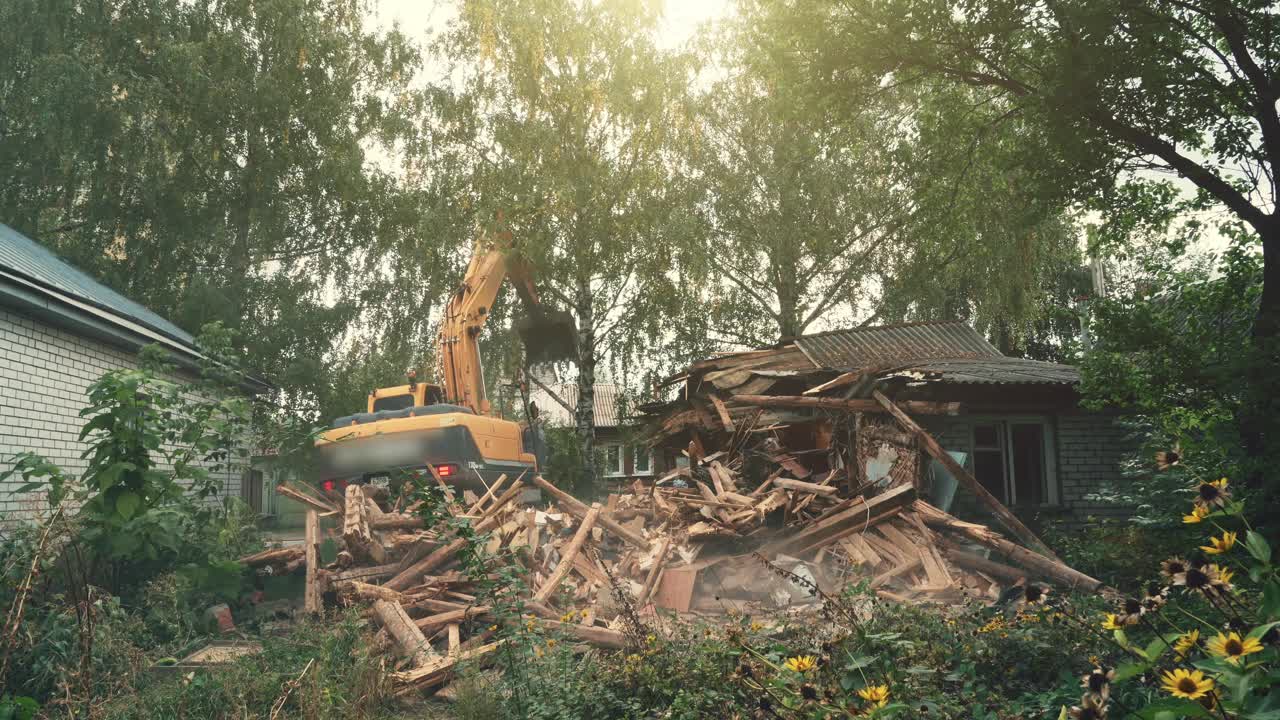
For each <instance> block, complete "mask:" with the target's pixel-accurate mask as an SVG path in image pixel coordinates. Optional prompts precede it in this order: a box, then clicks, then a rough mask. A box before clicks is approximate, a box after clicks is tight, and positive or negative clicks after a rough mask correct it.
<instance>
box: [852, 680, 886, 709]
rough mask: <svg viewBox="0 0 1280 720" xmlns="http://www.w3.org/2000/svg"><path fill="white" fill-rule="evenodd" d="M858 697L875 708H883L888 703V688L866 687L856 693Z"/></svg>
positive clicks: (880, 686)
mask: <svg viewBox="0 0 1280 720" xmlns="http://www.w3.org/2000/svg"><path fill="white" fill-rule="evenodd" d="M858 697H860V698H862V699H863V700H866V701H867V702H869V703H871V704H872V705H875V706H876V707H884V706H885V704H886V703H888V702H889V686H888V685H868V686H866V687H864V688H862V689H861V690H859V691H858Z"/></svg>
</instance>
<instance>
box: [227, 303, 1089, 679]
mask: <svg viewBox="0 0 1280 720" xmlns="http://www.w3.org/2000/svg"><path fill="white" fill-rule="evenodd" d="M893 332H895V333H906V334H907V335H908V336H909V337H914V338H915V339H916V341H917V342H918V343H919V347H918V349H919V350H920V351H921V352H922V353H923V352H924V351H925V350H926V349H927V348H930V347H932V348H933V350H932V351H933V352H934V354H935V355H941V354H942V353H944V352H946V353H950V356H949V357H948V358H941V357H933V358H927V359H917V360H914V361H912V362H911V363H901V362H884V363H878V364H875V365H873V366H871V367H868V368H866V369H863V370H858V369H840V368H838V367H837V368H828V367H825V366H824V367H815V362H814V360H813V359H812V358H811V357H810V353H821V352H823V351H824V350H829V351H830V352H831V356H830V357H831V358H835V357H837V355H836V353H843V354H842V355H839V357H841V358H845V359H848V358H849V357H851V352H852V351H851V350H850V349H849V348H847V347H846V346H844V345H842V342H843V338H842V337H839V336H836V335H834V334H827V335H824V336H820V337H821V338H822V339H821V340H819V341H818V343H817V344H816V346H815V344H814V343H809V342H807V340H808V339H807V338H806V339H804V340H805V341H806V342H805V343H804V344H805V345H808V346H809V347H808V348H807V352H806V350H805V349H802V348H801V342H800V341H797V342H796V343H792V344H788V345H785V346H783V347H780V348H774V349H769V350H763V351H756V352H749V353H738V354H735V355H731V356H723V357H719V358H715V359H713V360H708V361H705V362H702V363H698V364H696V365H694V366H692V367H691V368H689V370H688V371H687V372H686V373H683V374H681V375H680V376H678V377H677V378H673V380H672V383H673V384H675V383H678V384H680V394H679V395H680V396H679V398H678V399H676V400H674V401H672V402H670V403H664V404H661V405H651V406H649V407H648V408H647V413H648V415H647V417H648V419H649V427H650V429H651V431H652V433H653V435H652V437H653V440H654V443H655V445H657V446H658V447H676V446H678V447H680V457H682V458H684V460H685V463H683V464H682V465H681V466H680V467H676V468H675V469H672V470H670V471H668V472H666V473H664V474H663V475H662V477H660V478H658V479H657V480H656V481H648V482H646V481H642V480H639V481H636V482H634V483H632V485H631V486H630V488H629V491H628V492H622V493H614V494H611V495H610V496H609V497H608V498H607V500H606V501H605V502H603V503H593V504H591V505H588V504H586V503H584V502H582V501H581V500H578V499H577V498H574V497H573V496H572V495H570V494H568V493H566V492H564V491H563V490H561V489H559V488H557V487H555V486H554V485H553V484H551V483H549V482H547V481H546V480H545V479H543V478H541V477H537V476H535V477H532V478H530V477H525V476H520V477H514V478H508V477H506V476H502V477H500V478H499V479H498V480H497V481H495V482H494V484H493V485H492V486H491V487H489V488H488V490H487V492H485V493H484V494H483V495H481V496H479V497H477V496H475V495H474V494H472V493H471V492H470V491H466V492H464V493H463V494H462V495H461V496H457V495H455V494H454V492H455V491H454V490H453V489H452V488H449V487H447V486H446V485H445V483H444V481H443V480H441V479H440V478H439V477H438V476H435V477H428V478H424V479H423V481H424V482H426V483H429V484H435V485H438V486H439V487H440V489H441V493H443V494H444V496H445V497H446V509H447V512H448V513H449V514H450V515H452V516H453V518H454V521H453V522H440V523H437V524H436V525H435V526H433V527H424V523H423V521H422V519H421V518H419V517H417V516H415V515H414V514H413V513H414V512H415V507H414V503H411V502H410V501H409V498H406V497H400V498H393V497H389V496H388V495H387V492H386V490H385V489H379V488H375V487H363V486H354V485H353V486H349V487H347V488H346V490H345V494H344V495H341V496H339V495H335V494H333V493H328V494H327V495H323V496H321V495H319V494H317V493H315V492H314V491H312V490H311V489H308V488H303V487H295V486H290V485H288V484H286V485H284V486H282V487H281V492H282V493H284V494H286V495H289V496H291V497H294V498H295V499H297V500H298V501H299V502H302V503H304V504H305V505H307V507H308V511H307V528H306V530H307V532H306V539H305V542H304V546H303V547H302V548H283V549H279V550H269V551H266V552H264V553H259V554H257V555H254V556H251V557H247V558H244V559H243V562H245V563H246V564H248V565H250V566H252V567H256V568H258V572H260V573H264V574H271V575H279V574H288V573H293V572H298V573H304V574H305V587H306V590H305V607H306V609H307V610H308V611H311V612H320V611H323V610H324V608H325V607H326V606H329V605H332V604H340V603H347V604H364V605H366V606H367V610H366V612H367V614H368V616H369V618H370V619H371V620H372V622H373V623H374V624H375V625H376V626H377V627H379V628H380V632H379V640H378V642H379V644H380V645H381V646H382V647H384V648H385V649H386V652H387V653H388V654H389V655H391V656H394V657H396V658H397V660H396V663H397V665H398V667H399V671H398V672H396V673H394V674H393V675H392V679H393V680H394V681H395V683H396V684H397V687H398V688H399V689H400V692H403V693H410V692H419V691H432V690H435V689H438V688H439V687H441V686H442V685H444V684H445V683H447V682H448V680H449V678H450V676H451V674H452V672H453V670H454V668H455V667H456V666H457V664H458V663H460V662H464V661H468V660H471V661H483V659H484V658H485V657H486V656H488V655H489V654H490V653H492V652H493V651H494V650H495V649H497V648H498V647H500V645H501V643H502V642H506V641H507V640H503V639H501V636H500V635H498V634H497V633H498V630H499V626H498V625H497V624H496V623H511V624H512V626H513V629H514V630H517V631H521V630H520V629H521V628H526V627H527V628H535V627H538V626H541V628H542V630H543V631H545V632H547V633H552V634H558V635H560V636H561V637H563V638H564V639H565V640H566V641H568V642H572V643H581V644H583V645H594V646H599V647H606V648H616V649H624V648H631V649H632V650H633V651H635V650H638V649H641V648H642V647H643V643H644V642H645V641H644V639H643V638H644V636H645V635H644V633H645V632H649V630H648V629H647V627H642V625H645V626H652V627H653V628H654V631H660V626H661V625H662V622H660V618H664V617H668V616H671V615H674V616H677V617H679V616H685V615H689V614H695V615H696V614H717V613H723V612H726V611H730V610H733V611H741V612H746V613H751V614H753V615H758V616H760V617H769V616H771V615H773V614H775V613H784V614H785V613H789V612H805V611H808V610H816V609H818V607H819V606H820V605H822V604H823V603H825V602H827V601H828V598H829V597H830V595H831V594H836V593H839V592H840V591H841V589H843V588H845V587H848V586H849V585H857V584H860V585H862V586H864V587H865V588H866V589H867V590H868V591H869V592H870V593H873V594H874V595H875V596H877V597H878V598H881V599H884V600H887V601H892V602H910V603H961V602H966V603H967V602H991V603H994V602H999V601H1001V600H1004V601H1008V600H1010V599H1011V598H1013V597H1015V596H1018V597H1023V596H1025V597H1028V598H1034V597H1035V596H1037V595H1041V594H1042V593H1041V590H1040V589H1041V588H1043V585H1044V584H1052V585H1056V586H1059V587H1062V588H1067V589H1080V590H1086V591H1093V590H1097V589H1099V588H1100V587H1101V583H1100V582H1099V581H1098V580H1096V579H1094V578H1091V577H1089V576H1087V575H1084V574H1083V573H1080V572H1078V571H1076V570H1074V569H1072V568H1070V567H1068V566H1067V565H1065V564H1064V563H1062V562H1061V561H1060V560H1059V559H1058V558H1057V557H1055V556H1054V554H1053V552H1052V551H1051V550H1050V549H1049V548H1047V547H1046V546H1045V545H1044V544H1043V543H1042V542H1041V541H1040V540H1039V539H1038V538H1037V537H1036V535H1035V533H1033V532H1032V531H1031V530H1030V529H1029V528H1028V527H1027V526H1026V525H1024V524H1023V523H1022V521H1020V520H1019V519H1018V518H1017V517H1016V515H1015V514H1014V513H1013V512H1011V511H1010V510H1009V509H1008V507H1007V506H1006V505H1005V503H1004V502H1003V501H1002V499H1001V498H1000V497H998V496H996V495H995V494H994V493H993V491H989V490H987V489H986V485H985V484H984V483H983V481H981V480H979V479H978V478H977V477H975V476H974V475H973V473H971V472H970V471H969V470H967V469H966V468H965V466H964V465H963V464H962V462H961V459H960V458H959V457H958V456H957V455H953V454H951V453H949V452H947V451H946V450H944V448H943V447H942V446H941V445H940V444H939V442H938V440H937V439H936V438H935V436H934V435H933V434H932V433H930V432H929V430H927V429H926V427H925V425H931V424H936V423H937V421H940V420H946V419H950V418H959V417H964V416H965V414H966V413H969V412H973V411H974V410H978V411H979V412H981V413H982V415H981V417H987V414H988V413H989V412H994V411H995V410H996V409H997V408H995V407H991V406H985V405H982V404H980V403H975V402H973V401H971V402H970V403H968V404H966V401H965V400H956V399H948V398H947V397H946V396H944V395H937V394H931V392H932V390H936V389H937V387H936V384H937V379H938V378H939V377H950V378H953V379H957V378H966V379H968V378H984V377H991V375H989V374H984V373H991V372H994V371H993V370H992V368H997V367H999V368H1002V369H1001V370H1000V371H999V372H1001V373H1014V372H1020V373H1023V374H1024V375H1025V376H1026V377H1038V378H1043V379H1042V380H1040V381H1037V382H1035V383H1032V384H1035V385H1043V386H1044V387H1038V388H1036V390H1037V391H1039V392H1043V393H1044V394H1045V396H1046V397H1048V396H1051V395H1053V394H1054V393H1058V392H1063V391H1064V388H1063V387H1061V386H1064V385H1066V383H1065V382H1063V381H1061V379H1062V378H1065V373H1066V372H1067V370H1064V369H1062V367H1061V366H1056V365H1051V364H1047V363H1027V361H1016V360H1009V359H1007V358H1004V359H1002V358H1000V357H999V354H998V353H995V352H994V349H993V348H991V347H990V345H988V344H986V343H985V341H982V340H981V338H980V337H978V336H977V335H976V333H973V332H972V331H971V330H965V329H964V328H963V327H962V326H958V325H945V326H938V325H933V326H928V327H926V326H910V329H908V328H903V327H899V328H895V329H893ZM880 337H884V336H883V335H881V336H880ZM862 340H863V345H862V347H863V348H864V351H865V352H867V356H872V355H873V354H874V349H875V345H873V344H872V343H871V342H870V341H867V340H866V336H865V335H864V337H863V338H862ZM929 342H933V343H935V345H933V346H930V345H927V344H926V343H929ZM959 342H963V343H965V344H966V345H965V348H964V350H963V351H964V353H966V354H967V356H965V357H957V356H956V355H955V353H956V352H957V349H958V348H957V346H956V344H957V343H959ZM819 356H820V357H826V356H822V355H819ZM1005 361H1008V362H1005ZM841 362H844V360H841ZM949 363H950V364H949ZM1015 367H1016V368H1020V370H1016V371H1015V369H1014V368H1015ZM961 368H962V369H963V370H961ZM1055 373H1057V374H1056V375H1055ZM1000 377H1006V376H1005V375H1000ZM1055 378H1056V380H1055ZM973 383H974V381H973V380H968V381H967V382H958V383H955V384H958V385H967V384H973ZM931 384H933V385H935V387H933V388H931V387H930V385H931ZM962 389H963V388H962ZM1017 396H1018V397H1021V398H1022V399H1023V400H1026V399H1027V398H1029V397H1030V396H1031V392H1027V393H1021V392H1019V393H1017ZM914 418H928V420H925V421H924V425H922V424H921V423H920V422H917V421H916V420H915V419H914ZM935 462H936V463H937V464H939V465H940V466H941V468H942V469H943V472H939V473H932V472H930V471H929V470H928V468H930V467H931V465H932V464H933V463H935ZM944 473H945V477H946V478H949V479H950V480H954V482H955V484H956V485H957V486H958V487H959V490H958V491H955V490H954V489H953V491H950V492H948V491H947V490H946V488H947V481H946V480H944V479H942V476H943V474H944ZM433 475H434V473H433ZM526 485H528V486H531V487H536V488H538V489H540V490H541V491H542V492H543V494H544V500H547V501H549V502H548V504H547V505H546V506H544V507H521V506H520V505H519V498H520V497H521V496H522V495H523V492H522V491H523V488H524V487H525V486H526ZM1014 490H1015V491H1016V490H1017V485H1016V483H1015V485H1014ZM966 493H967V494H968V495H971V496H972V498H973V503H974V505H975V507H980V508H982V510H983V511H984V512H985V513H986V514H987V515H988V516H990V517H991V518H992V526H988V525H986V524H981V523H975V522H965V521H963V520H960V519H958V518H957V517H955V516H953V515H951V514H949V513H948V512H946V511H945V510H944V509H942V508H941V507H938V505H936V504H935V503H938V504H941V505H949V504H954V501H955V500H956V499H957V498H959V497H961V496H962V495H964V494H966ZM948 495H949V496H950V498H951V499H948ZM462 520H465V521H467V524H468V525H469V526H470V527H471V528H472V530H473V531H474V535H473V537H474V538H475V539H474V540H473V539H469V538H468V536H467V535H462V536H460V535H458V534H456V533H455V532H454V531H453V529H452V528H453V527H454V526H456V525H457V521H462ZM326 539H329V540H331V541H332V543H333V546H334V547H336V548H337V549H338V550H337V553H336V557H334V558H333V559H332V560H331V561H326V559H324V557H323V556H322V553H321V545H322V544H326V545H327V543H325V540H326ZM471 543H483V547H484V549H485V550H486V551H487V552H486V555H485V556H486V557H491V558H502V562H509V563H514V564H515V565H517V566H519V567H520V568H521V569H522V571H523V574H524V582H522V583H509V582H505V581H503V582H500V583H499V584H498V585H495V584H494V578H495V577H496V578H499V579H500V578H501V577H502V576H500V575H493V574H492V573H491V570H486V569H485V568H481V573H480V576H478V577H472V576H471V575H470V574H469V573H471V572H475V570H474V567H475V565H474V563H473V564H472V565H471V566H470V567H471V568H472V569H468V565H465V564H463V563H462V557H463V556H464V555H467V553H465V552H464V550H466V549H467V548H468V547H469V544H471ZM471 556H472V557H473V558H474V557H475V556H474V555H471ZM499 603H505V604H508V607H511V606H512V605H515V606H518V607H520V608H523V612H525V613H526V615H525V616H524V617H512V616H511V615H510V614H509V612H508V613H502V612H498V611H497V610H496V609H495V605H497V604H499Z"/></svg>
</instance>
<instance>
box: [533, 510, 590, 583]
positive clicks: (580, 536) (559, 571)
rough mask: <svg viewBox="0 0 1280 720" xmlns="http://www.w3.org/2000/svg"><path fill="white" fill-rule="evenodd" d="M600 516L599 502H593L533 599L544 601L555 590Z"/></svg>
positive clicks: (567, 572)
mask: <svg viewBox="0 0 1280 720" xmlns="http://www.w3.org/2000/svg"><path fill="white" fill-rule="evenodd" d="M599 517H600V503H594V504H592V506H591V509H590V510H589V511H587V516H586V517H584V518H583V519H582V523H581V524H580V525H578V532H576V533H574V535H573V540H571V541H569V547H567V548H565V551H564V553H563V554H562V555H561V557H560V564H559V565H556V569H555V570H553V571H552V572H551V577H549V578H547V581H546V582H544V583H543V584H542V587H540V588H538V592H536V593H534V595H533V599H534V601H536V602H546V600H547V598H549V597H551V593H553V592H555V591H556V588H558V587H559V586H560V583H561V582H562V581H563V580H564V578H565V576H566V575H568V574H569V570H570V569H571V568H572V567H573V559H574V558H575V557H577V555H578V553H579V552H580V551H581V550H582V545H583V544H584V543H586V541H587V538H589V537H591V528H593V527H595V526H596V520H597V519H598V518H599Z"/></svg>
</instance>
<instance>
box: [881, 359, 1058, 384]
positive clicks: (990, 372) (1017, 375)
mask: <svg viewBox="0 0 1280 720" xmlns="http://www.w3.org/2000/svg"><path fill="white" fill-rule="evenodd" d="M890 377H907V378H916V379H920V380H928V381H931V382H943V383H981V384H993V385H1074V384H1076V383H1078V382H1080V371H1079V370H1078V369H1076V368H1074V367H1072V366H1070V365H1059V364H1058V363H1051V362H1043V361H1040V360H1026V359H1023V358H1011V357H998V358H990V359H979V360H934V361H930V362H925V363H921V364H920V365H915V366H912V367H911V368H910V369H908V370H901V371H898V372H895V373H892V374H891V375H890Z"/></svg>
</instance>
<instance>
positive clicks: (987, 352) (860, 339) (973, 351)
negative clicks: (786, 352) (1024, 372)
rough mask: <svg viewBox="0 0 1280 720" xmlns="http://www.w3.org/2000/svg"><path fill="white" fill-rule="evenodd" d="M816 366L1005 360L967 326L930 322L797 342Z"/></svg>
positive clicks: (816, 336) (821, 335)
mask: <svg viewBox="0 0 1280 720" xmlns="http://www.w3.org/2000/svg"><path fill="white" fill-rule="evenodd" d="M795 343H796V345H797V346H798V347H799V348H800V351H801V352H803V353H804V354H805V357H807V358H809V360H811V361H812V362H813V364H814V365H816V366H818V367H820V368H825V369H830V370H862V369H866V368H872V367H877V366H883V365H902V364H905V363H909V362H913V361H916V360H934V359H957V358H965V359H978V358H1003V357H1004V356H1003V355H1001V354H1000V351H999V350H997V349H996V348H995V346H993V345H992V344H991V343H989V342H987V341H986V339H985V338H983V337H982V336H981V335H979V334H978V331H977V330H974V329H973V328H972V327H970V326H969V325H968V324H967V323H964V322H959V321H954V322H929V323H911V324H905V325H882V326H879V327H866V328H854V329H852V330H833V331H831V332H824V333H817V334H814V335H804V336H801V337H798V338H796V339H795Z"/></svg>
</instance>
